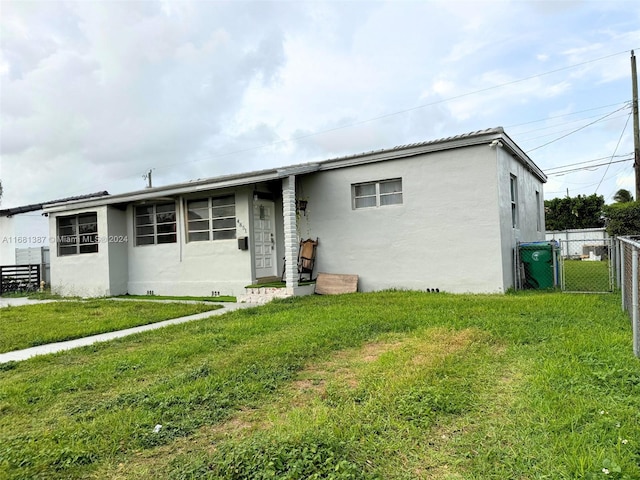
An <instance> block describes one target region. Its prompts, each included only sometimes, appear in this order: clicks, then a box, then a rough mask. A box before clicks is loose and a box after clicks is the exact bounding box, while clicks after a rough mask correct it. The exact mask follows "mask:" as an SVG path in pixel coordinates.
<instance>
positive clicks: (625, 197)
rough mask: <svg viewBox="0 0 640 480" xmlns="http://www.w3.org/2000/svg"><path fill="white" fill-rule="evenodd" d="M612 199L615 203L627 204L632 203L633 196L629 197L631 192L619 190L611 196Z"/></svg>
mask: <svg viewBox="0 0 640 480" xmlns="http://www.w3.org/2000/svg"><path fill="white" fill-rule="evenodd" d="M613 199H614V200H615V201H616V202H617V203H628V202H633V195H631V192H630V191H629V190H626V189H624V188H621V189H620V190H618V191H617V192H616V194H615V195H614V196H613Z"/></svg>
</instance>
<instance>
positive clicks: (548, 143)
mask: <svg viewBox="0 0 640 480" xmlns="http://www.w3.org/2000/svg"><path fill="white" fill-rule="evenodd" d="M625 108H628V107H627V105H625V106H624V107H620V108H619V109H617V110H614V111H613V112H610V113H608V114H606V115H605V116H603V117H600V118H599V119H598V120H595V121H593V122H590V123H587V124H586V125H583V126H582V127H580V128H576V129H575V130H572V131H571V132H569V133H567V134H566V135H562V136H560V137H558V138H555V139H553V140H551V141H550V142H547V143H543V144H542V145H539V146H537V147H535V148H531V149H529V150H527V151H526V153H527V154H529V153H531V152H533V151H535V150H538V149H540V148H542V147H546V146H547V145H551V144H552V143H555V142H557V141H558V140H562V139H563V138H567V137H568V136H569V135H573V134H574V133H577V132H579V131H580V130H584V129H585V128H587V127H590V126H591V125H595V124H596V123H598V122H601V121H602V120H604V119H605V118H608V117H610V116H611V115H613V114H614V113H617V112H619V111H621V110H623V109H625Z"/></svg>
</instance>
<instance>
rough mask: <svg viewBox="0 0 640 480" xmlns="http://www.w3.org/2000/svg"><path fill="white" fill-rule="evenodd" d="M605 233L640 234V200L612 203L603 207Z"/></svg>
mask: <svg viewBox="0 0 640 480" xmlns="http://www.w3.org/2000/svg"><path fill="white" fill-rule="evenodd" d="M604 214H605V217H606V220H607V233H608V234H609V235H611V236H612V237H615V236H619V235H640V202H625V203H614V204H612V205H607V206H606V207H605V208H604Z"/></svg>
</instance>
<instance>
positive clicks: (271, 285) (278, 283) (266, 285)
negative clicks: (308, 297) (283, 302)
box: [244, 280, 316, 288]
mask: <svg viewBox="0 0 640 480" xmlns="http://www.w3.org/2000/svg"><path fill="white" fill-rule="evenodd" d="M315 283H316V281H315V280H308V281H304V282H298V285H299V286H301V287H302V286H304V285H314V284H315ZM286 287H287V283H286V282H282V281H275V282H265V283H254V284H253V285H247V286H246V287H244V288H286Z"/></svg>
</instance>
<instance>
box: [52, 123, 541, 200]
mask: <svg viewBox="0 0 640 480" xmlns="http://www.w3.org/2000/svg"><path fill="white" fill-rule="evenodd" d="M498 139H499V140H501V141H502V143H501V146H502V147H503V148H505V149H507V150H509V151H510V152H511V153H512V154H513V155H514V157H515V158H517V159H518V160H519V161H520V162H521V163H523V164H524V165H525V166H526V167H527V168H528V169H529V170H530V171H531V172H532V173H533V174H534V175H536V176H537V177H538V178H539V179H540V180H541V181H542V182H545V181H546V176H545V174H544V173H543V172H542V170H540V168H538V166H537V165H535V163H533V161H532V160H531V159H530V158H529V157H528V156H527V154H526V153H524V151H523V150H521V149H520V147H518V146H517V145H516V143H515V142H513V140H511V138H509V136H508V135H507V134H506V133H505V131H504V128H502V127H495V128H488V129H485V130H477V131H474V132H469V133H464V134H461V135H454V136H451V137H444V138H440V139H437V140H429V141H425V142H419V143H410V144H405V145H398V146H395V147H393V148H387V149H380V150H372V151H369V152H363V153H357V154H353V155H346V156H342V157H334V158H331V159H327V160H323V161H319V162H309V163H300V164H294V165H289V166H286V167H281V168H271V169H266V170H257V171H253V172H246V173H238V174H231V175H223V176H219V177H211V178H204V179H197V180H190V181H188V182H182V183H176V184H171V185H165V186H161V187H153V188H146V189H144V190H137V191H133V192H128V193H123V194H116V195H110V196H109V198H108V199H102V200H101V201H83V200H84V199H73V200H72V199H63V200H60V201H56V202H47V204H46V205H47V210H49V211H59V210H65V209H67V207H68V208H83V207H85V206H86V207H89V206H91V207H93V206H96V205H105V204H116V203H128V202H133V201H142V200H151V199H154V198H158V197H163V196H171V195H179V194H183V193H189V192H193V191H202V190H214V189H220V188H229V187H238V186H243V185H250V184H253V183H259V182H266V181H271V180H278V179H282V178H285V177H288V176H290V175H304V174H308V173H312V172H316V171H322V170H332V169H336V168H344V167H349V166H353V165H361V164H367V163H375V162H382V161H387V160H393V159H397V158H406V157H410V156H415V155H420V154H424V153H429V152H436V151H441V150H449V149H454V148H461V147H467V146H472V145H481V144H488V143H491V142H492V141H493V140H498ZM88 200H92V199H88ZM81 204H84V205H81Z"/></svg>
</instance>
